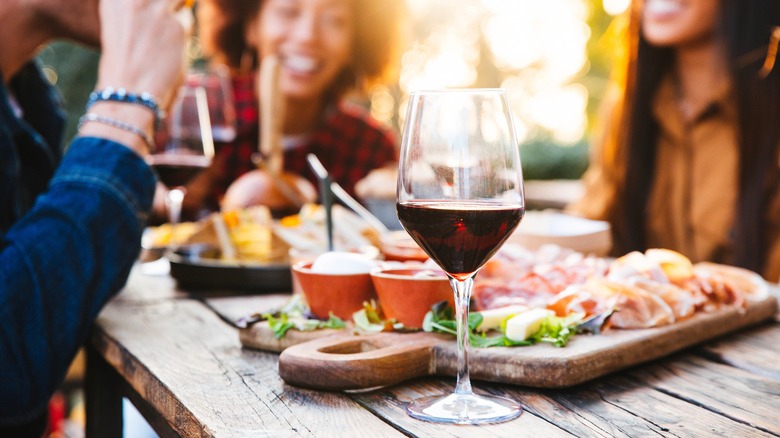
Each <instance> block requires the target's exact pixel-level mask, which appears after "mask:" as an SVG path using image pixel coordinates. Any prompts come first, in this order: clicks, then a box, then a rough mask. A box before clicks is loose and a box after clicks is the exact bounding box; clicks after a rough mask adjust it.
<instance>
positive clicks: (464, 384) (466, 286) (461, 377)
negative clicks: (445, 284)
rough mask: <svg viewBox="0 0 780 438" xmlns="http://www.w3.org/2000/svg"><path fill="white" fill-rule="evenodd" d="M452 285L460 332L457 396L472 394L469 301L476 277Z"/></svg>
mask: <svg viewBox="0 0 780 438" xmlns="http://www.w3.org/2000/svg"><path fill="white" fill-rule="evenodd" d="M450 284H451V285H452V289H453V291H454V292H455V321H456V322H457V332H458V336H457V337H458V380H457V383H456V384H455V393H456V394H471V393H472V390H471V380H470V379H469V326H468V320H469V300H470V299H471V288H472V286H473V285H474V277H473V276H471V277H469V278H467V279H465V280H463V281H460V280H457V279H455V278H451V279H450Z"/></svg>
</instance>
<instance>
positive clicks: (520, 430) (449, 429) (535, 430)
mask: <svg viewBox="0 0 780 438" xmlns="http://www.w3.org/2000/svg"><path fill="white" fill-rule="evenodd" d="M480 388H481V387H480ZM452 390H453V382H452V381H450V380H440V379H424V380H417V381H412V382H410V383H408V384H404V385H403V386H394V387H389V388H384V389H380V390H376V391H371V392H368V393H359V394H358V393H356V394H351V396H352V398H353V399H355V400H356V401H358V402H359V403H360V404H362V405H363V406H365V407H366V408H367V409H369V410H371V411H372V412H374V413H376V414H377V415H378V416H380V417H382V418H384V419H385V420H386V421H388V422H389V423H391V424H394V425H396V427H398V428H399V429H400V430H401V431H402V432H403V433H405V434H408V435H412V436H421V437H429V436H436V437H440V436H441V437H446V436H450V437H468V438H471V437H479V436H491V437H539V436H570V434H569V433H567V432H565V431H564V430H562V429H561V428H560V427H558V426H556V425H555V424H552V423H550V422H549V421H547V420H545V419H544V418H541V417H539V416H537V415H535V414H534V413H532V412H530V411H527V410H526V411H525V412H523V413H522V414H521V415H520V417H518V418H516V419H514V420H510V421H507V422H504V423H498V424H485V425H468V426H463V425H447V424H439V423H430V422H426V421H421V420H417V419H414V418H412V417H410V416H409V415H408V414H407V413H406V405H407V404H408V403H409V402H410V401H411V400H414V399H416V398H419V397H425V396H429V395H438V394H442V395H444V394H448V393H450V392H452ZM476 392H477V393H483V394H485V393H489V392H490V391H487V390H482V389H479V388H478V389H477V390H476ZM499 392H500V391H499ZM497 395H504V394H497ZM521 402H524V400H521ZM523 405H524V409H526V406H525V403H523Z"/></svg>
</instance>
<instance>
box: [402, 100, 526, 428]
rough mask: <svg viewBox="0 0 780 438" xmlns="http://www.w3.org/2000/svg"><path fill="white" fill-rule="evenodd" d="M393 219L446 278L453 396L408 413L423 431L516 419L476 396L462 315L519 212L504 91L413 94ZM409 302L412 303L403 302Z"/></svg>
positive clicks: (420, 403)
mask: <svg viewBox="0 0 780 438" xmlns="http://www.w3.org/2000/svg"><path fill="white" fill-rule="evenodd" d="M397 210H398V218H399V220H400V221H401V224H402V225H403V227H404V228H405V229H406V231H407V232H408V233H409V235H411V237H412V238H413V239H414V240H415V241H416V242H417V243H418V244H419V245H420V247H421V248H422V249H423V250H424V251H425V252H426V253H427V254H428V256H430V258H431V259H432V260H433V261H435V262H436V263H437V264H438V265H439V267H441V269H442V270H444V272H446V273H447V275H448V276H449V277H450V284H451V285H452V288H453V292H454V294H455V314H456V320H457V346H458V373H457V383H456V386H455V391H454V393H453V394H451V395H448V396H441V397H426V398H422V399H417V400H414V401H412V402H411V403H409V405H408V406H407V412H408V413H409V414H410V415H411V416H413V417H415V418H420V419H424V420H428V421H436V422H451V423H461V424H464V423H465V424H472V423H490V422H499V421H505V420H509V419H512V418H515V417H517V416H518V415H520V413H521V412H522V407H521V406H520V404H519V403H518V402H516V401H514V400H510V399H507V398H504V397H496V396H482V395H476V394H474V392H473V391H472V387H471V381H470V378H469V368H468V350H469V337H468V326H467V322H468V306H469V300H470V298H471V289H472V285H473V283H474V277H475V275H476V274H477V272H478V271H479V269H480V268H482V266H483V265H484V264H485V262H487V260H488V259H489V258H490V257H491V256H492V255H493V254H495V252H496V251H497V250H498V249H499V248H500V247H501V245H503V243H504V241H506V239H507V238H508V237H509V236H510V235H511V234H512V232H513V231H514V229H515V228H516V227H517V225H518V224H519V223H520V221H521V219H522V218H523V214H524V211H525V203H524V197H523V180H522V170H521V166H520V155H519V148H518V143H517V140H516V136H515V131H514V125H513V121H512V115H511V113H510V110H509V106H508V104H507V99H506V95H505V93H504V91H503V90H501V89H462V90H441V91H422V92H414V93H412V94H411V96H410V100H409V106H408V110H407V116H406V126H405V129H404V134H403V139H402V143H401V156H400V163H399V171H398V203H397ZM409 298H410V299H414V297H409Z"/></svg>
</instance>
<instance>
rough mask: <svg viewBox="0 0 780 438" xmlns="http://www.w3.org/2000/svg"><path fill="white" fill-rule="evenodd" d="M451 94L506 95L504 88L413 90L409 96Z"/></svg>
mask: <svg viewBox="0 0 780 438" xmlns="http://www.w3.org/2000/svg"><path fill="white" fill-rule="evenodd" d="M452 93H462V94H492V93H496V94H506V89H505V88H436V89H434V88H431V89H421V90H414V91H411V92H409V95H410V96H415V95H421V94H452Z"/></svg>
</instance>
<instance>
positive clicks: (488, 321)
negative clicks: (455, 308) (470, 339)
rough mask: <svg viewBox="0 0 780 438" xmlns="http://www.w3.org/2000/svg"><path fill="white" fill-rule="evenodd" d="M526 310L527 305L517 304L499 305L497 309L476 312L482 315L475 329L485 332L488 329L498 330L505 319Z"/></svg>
mask: <svg viewBox="0 0 780 438" xmlns="http://www.w3.org/2000/svg"><path fill="white" fill-rule="evenodd" d="M526 310H528V306H522V305H519V304H515V305H511V306H506V307H500V308H498V309H488V310H483V311H481V312H477V313H479V314H480V315H481V316H482V322H481V323H480V324H479V325H478V326H477V331H480V332H486V331H488V330H498V329H500V328H501V324H503V323H504V322H505V321H506V320H507V319H509V318H511V317H513V316H515V315H517V314H518V313H521V312H525V311H526Z"/></svg>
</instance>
